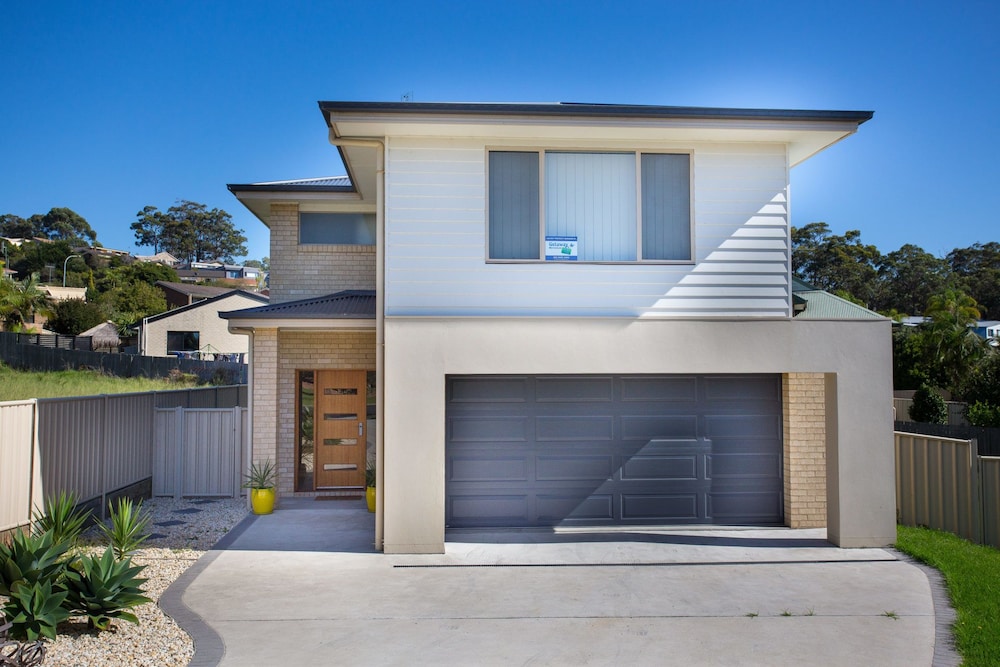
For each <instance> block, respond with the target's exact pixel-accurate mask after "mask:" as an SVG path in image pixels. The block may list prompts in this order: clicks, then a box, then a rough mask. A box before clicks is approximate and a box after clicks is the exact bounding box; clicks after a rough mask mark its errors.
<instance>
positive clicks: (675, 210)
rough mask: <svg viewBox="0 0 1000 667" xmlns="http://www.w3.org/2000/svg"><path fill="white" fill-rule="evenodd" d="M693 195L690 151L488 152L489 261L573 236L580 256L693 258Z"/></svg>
mask: <svg viewBox="0 0 1000 667" xmlns="http://www.w3.org/2000/svg"><path fill="white" fill-rule="evenodd" d="M690 200H691V156H690V155H688V154H686V153H683V154H674V153H641V152H635V151H630V152H601V153H596V152H579V151H551V150H550V151H491V152H490V154H489V258H490V259H511V260H540V259H542V258H543V257H544V255H543V248H544V241H545V237H563V238H566V237H569V238H575V239H576V242H577V252H578V256H577V259H578V260H579V261H585V262H636V261H691V259H692V255H691V201H690Z"/></svg>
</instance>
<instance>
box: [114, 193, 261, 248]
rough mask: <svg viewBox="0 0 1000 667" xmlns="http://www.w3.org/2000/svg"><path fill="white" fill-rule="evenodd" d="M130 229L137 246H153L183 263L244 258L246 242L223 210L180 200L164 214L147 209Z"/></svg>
mask: <svg viewBox="0 0 1000 667" xmlns="http://www.w3.org/2000/svg"><path fill="white" fill-rule="evenodd" d="M136 217H137V219H136V221H135V222H133V223H132V225H131V229H132V231H133V232H134V233H135V240H136V245H140V246H152V247H153V250H154V252H160V251H161V250H162V251H166V252H169V253H170V254H171V255H173V256H174V257H176V258H178V259H183V260H185V261H189V262H191V261H195V262H201V261H212V260H220V261H223V262H232V261H234V257H239V256H243V255H246V253H247V248H246V242H247V238H246V236H244V235H243V230H241V229H236V227H235V226H234V225H233V222H232V216H231V215H229V213H227V212H226V211H223V210H222V209H218V208H213V209H211V210H210V209H209V208H208V207H207V206H205V205H204V204H199V203H197V202H192V201H187V200H183V199H182V200H180V201H178V202H177V203H176V204H174V205H173V206H171V207H170V208H169V209H167V211H166V212H162V211H160V210H159V209H158V208H156V207H155V206H146V207H145V208H143V209H142V210H141V211H139V212H138V213H137V214H136Z"/></svg>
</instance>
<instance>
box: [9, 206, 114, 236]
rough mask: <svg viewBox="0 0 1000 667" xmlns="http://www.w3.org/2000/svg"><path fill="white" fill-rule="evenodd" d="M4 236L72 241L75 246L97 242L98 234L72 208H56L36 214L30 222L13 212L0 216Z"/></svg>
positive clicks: (29, 219)
mask: <svg viewBox="0 0 1000 667" xmlns="http://www.w3.org/2000/svg"><path fill="white" fill-rule="evenodd" d="M0 236H6V237H8V238H25V239H30V238H43V239H49V240H50V241H68V242H69V243H70V244H73V245H94V244H96V243H97V232H95V231H94V230H93V228H91V226H90V223H88V222H87V221H86V220H85V219H84V218H83V216H82V215H80V214H79V213H77V212H76V211H74V210H72V209H69V208H53V209H50V210H49V212H48V213H44V214H43V213H36V214H35V215H33V216H31V217H30V218H28V219H27V220H25V219H24V218H22V217H20V216H17V215H14V214H12V213H5V214H3V215H0Z"/></svg>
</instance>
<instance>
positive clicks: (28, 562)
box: [0, 531, 69, 596]
mask: <svg viewBox="0 0 1000 667" xmlns="http://www.w3.org/2000/svg"><path fill="white" fill-rule="evenodd" d="M68 549H69V543H68V542H66V541H65V540H56V539H55V537H54V536H53V535H52V534H51V533H42V534H41V535H32V534H31V533H28V532H25V531H18V532H16V533H14V537H13V538H12V539H11V542H10V544H9V545H8V544H4V543H3V542H2V541H0V595H7V596H11V595H13V588H14V586H15V584H18V583H22V584H25V585H27V586H28V587H31V586H32V585H34V584H36V583H39V582H43V581H48V582H58V580H59V579H60V577H61V576H62V572H63V570H64V568H65V565H64V564H63V562H62V561H63V556H65V554H66V551H67V550H68Z"/></svg>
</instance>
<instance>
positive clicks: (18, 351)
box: [0, 332, 247, 384]
mask: <svg viewBox="0 0 1000 667" xmlns="http://www.w3.org/2000/svg"><path fill="white" fill-rule="evenodd" d="M43 338H55V337H53V336H48V337H45V336H41V337H39V336H36V335H26V334H15V333H6V332H0V359H2V360H3V361H4V363H6V364H8V365H9V366H13V367H14V368H29V369H32V370H37V371H63V370H66V369H77V368H92V369H95V370H101V371H104V372H106V373H108V374H109V375H115V376H118V377H150V378H153V377H167V376H168V375H169V374H170V372H171V371H180V372H181V373H190V374H193V375H197V376H198V378H199V379H201V380H202V381H205V382H207V381H210V380H213V379H220V378H221V379H222V380H223V381H224V383H227V384H245V383H246V381H247V366H246V364H242V363H238V362H232V361H204V360H199V359H180V358H178V357H146V356H141V355H137V354H111V353H107V352H88V351H86V350H81V349H63V348H60V347H46V346H44V345H36V344H34V343H33V342H32V341H34V340H35V339H39V340H40V339H43ZM58 338H60V339H64V340H69V339H71V338H72V337H71V336H59V337H58Z"/></svg>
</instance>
